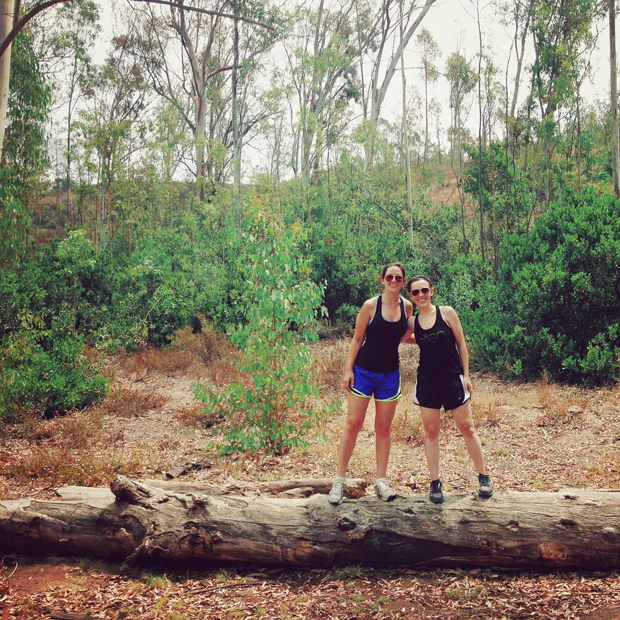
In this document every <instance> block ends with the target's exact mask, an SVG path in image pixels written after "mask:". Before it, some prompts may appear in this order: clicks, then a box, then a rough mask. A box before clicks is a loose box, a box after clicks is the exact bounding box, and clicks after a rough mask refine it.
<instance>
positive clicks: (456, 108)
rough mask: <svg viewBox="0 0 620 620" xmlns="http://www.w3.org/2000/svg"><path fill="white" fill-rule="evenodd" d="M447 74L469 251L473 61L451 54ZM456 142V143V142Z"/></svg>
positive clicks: (474, 73)
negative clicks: (466, 146)
mask: <svg viewBox="0 0 620 620" xmlns="http://www.w3.org/2000/svg"><path fill="white" fill-rule="evenodd" d="M445 76H446V78H447V79H448V82H449V84H450V111H451V115H452V121H451V122H452V124H451V127H450V139H451V147H450V160H451V163H452V166H454V155H455V153H454V151H455V146H456V158H457V161H456V163H457V178H458V188H459V193H460V202H461V228H462V233H463V250H464V251H465V252H466V253H467V251H468V241H467V235H466V232H465V194H464V192H463V135H464V131H465V130H464V125H463V121H464V120H465V118H466V117H467V115H468V113H469V106H468V97H469V95H470V94H471V93H472V91H473V90H474V88H475V87H476V81H477V79H476V72H475V70H474V69H473V67H472V66H471V63H470V62H469V61H468V60H467V59H466V58H465V57H464V56H463V55H462V54H460V53H459V52H458V51H457V52H453V53H452V54H450V56H449V57H448V59H447V61H446V68H445ZM455 143H456V144H455Z"/></svg>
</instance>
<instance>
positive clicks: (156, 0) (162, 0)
mask: <svg viewBox="0 0 620 620" xmlns="http://www.w3.org/2000/svg"><path fill="white" fill-rule="evenodd" d="M61 1H63V0H61ZM64 1H66V0H64ZM131 1H132V2H147V3H148V4H163V5H164V6H171V7H173V8H176V9H182V10H184V11H194V12H195V13H204V14H205V15H215V16H216V17H227V18H229V19H236V20H239V21H242V22H246V23H248V24H254V25H255V26H260V27H261V28H266V29H267V30H271V31H274V32H275V28H274V27H273V26H269V25H267V24H263V23H262V22H257V21H255V20H253V19H250V18H249V17H240V16H238V15H232V14H231V13H220V12H219V11H209V10H207V9H199V8H198V7H194V6H185V5H183V6H181V5H180V4H177V3H176V2H169V1H168V0H131Z"/></svg>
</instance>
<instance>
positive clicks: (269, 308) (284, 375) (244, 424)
mask: <svg viewBox="0 0 620 620" xmlns="http://www.w3.org/2000/svg"><path fill="white" fill-rule="evenodd" d="M247 241H248V245H247V246H246V249H245V253H246V259H247V264H248V268H247V273H246V274H245V280H244V283H245V290H244V294H243V303H244V306H245V309H246V320H247V322H246V323H245V324H238V325H236V326H234V327H232V328H231V329H230V330H229V331H230V335H231V340H232V342H233V344H235V345H236V346H238V347H239V349H240V350H241V351H242V353H243V355H244V358H243V360H242V361H241V362H240V363H239V369H240V370H241V371H242V372H243V373H248V374H251V377H252V386H251V387H247V386H245V385H242V384H233V385H230V386H228V387H227V388H226V389H225V390H224V391H223V393H220V394H217V393H215V392H214V391H213V390H212V389H210V388H206V387H204V386H201V385H198V386H196V398H197V400H199V401H201V402H203V403H205V405H206V409H205V411H206V412H207V413H222V414H223V415H224V416H225V417H226V419H227V421H228V422H227V424H225V425H224V426H223V427H222V429H221V432H222V433H223V435H224V441H225V443H224V446H223V448H222V450H223V451H224V452H228V451H234V450H249V451H251V452H253V451H257V450H264V451H266V452H272V453H276V454H282V453H283V452H285V451H286V450H287V449H289V448H291V447H294V446H300V445H306V443H307V441H306V436H307V433H308V431H309V430H310V429H311V428H312V426H313V425H314V423H315V422H317V421H319V420H320V419H321V418H322V417H323V416H324V415H325V414H326V413H327V411H328V407H327V406H326V405H325V404H324V403H322V402H321V401H320V400H319V394H318V387H317V386H316V384H315V382H314V381H313V379H314V366H313V358H312V352H311V350H310V348H309V347H308V346H307V344H306V343H307V342H308V341H313V342H316V340H317V339H318V336H317V329H318V320H317V314H318V313H319V312H320V311H321V310H322V311H323V312H325V309H324V308H322V307H321V301H322V286H320V285H318V284H315V283H313V282H312V281H311V279H310V276H311V270H310V268H309V267H308V265H307V263H306V261H305V259H304V258H303V255H302V252H301V246H302V245H303V244H304V242H305V241H306V236H305V233H304V232H303V230H302V228H301V226H300V225H299V224H296V225H294V226H293V227H291V228H289V229H285V228H284V227H283V226H282V225H280V224H279V223H278V222H276V221H273V220H271V219H269V218H264V219H261V218H260V217H259V218H258V219H257V221H256V223H255V225H254V226H253V227H252V229H251V231H250V234H249V237H248V239H247Z"/></svg>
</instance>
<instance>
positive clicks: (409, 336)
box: [400, 316, 417, 344]
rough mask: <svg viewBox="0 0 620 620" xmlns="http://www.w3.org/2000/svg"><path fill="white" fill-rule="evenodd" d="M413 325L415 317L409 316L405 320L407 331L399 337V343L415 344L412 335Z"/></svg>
mask: <svg viewBox="0 0 620 620" xmlns="http://www.w3.org/2000/svg"><path fill="white" fill-rule="evenodd" d="M414 325H415V317H413V316H410V317H409V319H408V320H407V331H406V332H405V335H404V336H403V337H402V338H401V339H400V343H401V344H403V343H406V344H417V343H416V341H415V336H414V335H413V326H414Z"/></svg>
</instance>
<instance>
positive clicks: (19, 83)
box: [0, 27, 51, 268]
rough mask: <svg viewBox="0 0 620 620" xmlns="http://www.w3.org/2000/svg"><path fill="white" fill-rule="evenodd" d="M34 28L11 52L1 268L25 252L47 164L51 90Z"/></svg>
mask: <svg viewBox="0 0 620 620" xmlns="http://www.w3.org/2000/svg"><path fill="white" fill-rule="evenodd" d="M33 45H34V36H33V34H32V31H31V30H30V28H28V27H26V28H23V29H22V30H21V32H20V33H19V35H18V36H17V37H16V38H15V41H14V42H13V45H12V53H11V78H10V85H9V91H10V92H9V100H8V111H7V119H6V133H5V136H4V144H3V145H2V163H1V165H0V268H2V266H4V265H5V264H8V263H10V262H12V261H14V260H15V259H16V258H18V256H19V255H20V253H21V252H22V251H23V250H24V248H25V247H26V240H27V235H28V232H29V230H30V225H31V211H32V209H31V196H30V194H32V193H33V191H34V189H35V188H36V181H37V180H38V179H39V177H40V175H41V174H42V172H43V170H44V167H45V165H46V164H47V154H46V149H45V146H46V144H45V122H46V121H47V113H48V109H49V105H50V102H51V92H50V88H49V86H48V85H47V83H46V80H45V77H44V75H43V73H42V72H41V69H40V66H39V61H38V59H37V57H36V54H35V53H34V49H33Z"/></svg>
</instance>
